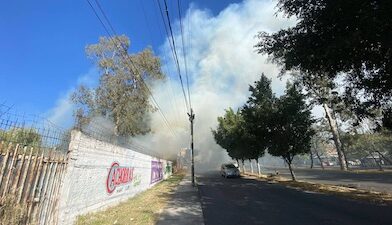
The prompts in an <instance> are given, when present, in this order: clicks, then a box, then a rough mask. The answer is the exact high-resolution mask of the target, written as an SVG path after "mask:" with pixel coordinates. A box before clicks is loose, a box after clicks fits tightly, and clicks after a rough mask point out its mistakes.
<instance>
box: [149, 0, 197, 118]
mask: <svg viewBox="0 0 392 225" xmlns="http://www.w3.org/2000/svg"><path fill="white" fill-rule="evenodd" d="M157 3H158V6H159V9H160V13H161V17H162V20H163V22H164V24H165V30H166V35H167V38H168V40H169V43H170V47H171V50H172V53H173V58H174V63H175V65H176V67H177V72H178V77H179V79H180V83H181V89H182V93H183V95H184V100H185V105H186V108H187V111H188V112H189V110H190V107H189V104H188V99H187V97H186V94H185V89H184V82H183V81H182V76H181V69H180V63H179V61H178V56H177V49H176V44H175V41H174V35H173V29H172V26H171V21H170V16H169V10H168V7H167V2H166V0H164V3H165V11H166V17H167V24H168V25H167V26H168V27H169V31H170V35H169V32H168V30H167V27H166V21H165V18H164V15H163V13H162V6H161V3H160V0H157ZM170 37H171V38H170Z"/></svg>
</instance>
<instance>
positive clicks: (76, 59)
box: [0, 0, 236, 114]
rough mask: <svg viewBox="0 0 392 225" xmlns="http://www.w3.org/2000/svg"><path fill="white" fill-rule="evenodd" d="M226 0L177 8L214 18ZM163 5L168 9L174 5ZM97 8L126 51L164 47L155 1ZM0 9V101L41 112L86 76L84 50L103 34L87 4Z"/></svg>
mask: <svg viewBox="0 0 392 225" xmlns="http://www.w3.org/2000/svg"><path fill="white" fill-rule="evenodd" d="M92 2H94V1H92ZM232 2H236V1H228V0H222V1H209V0H198V1H197V2H191V1H187V0H184V1H181V5H182V7H183V11H184V12H185V10H186V9H187V8H189V6H190V4H193V5H194V6H195V7H197V8H200V9H208V10H209V11H210V12H211V13H212V14H217V13H219V12H220V11H221V10H222V9H224V8H225V7H226V6H227V5H228V4H229V3H232ZM168 3H169V9H170V8H173V7H174V6H175V4H174V3H176V1H172V0H170V1H168ZM100 4H101V6H102V8H103V9H104V10H105V12H106V14H107V16H108V17H109V18H110V21H111V23H112V24H113V26H114V27H115V29H116V31H117V33H118V34H125V35H127V36H128V37H130V39H131V42H132V44H131V49H130V50H131V51H132V52H137V51H140V50H141V49H143V48H145V47H146V46H152V47H153V48H158V47H159V46H160V45H162V44H163V43H164V41H165V40H164V39H163V38H164V37H163V36H161V35H160V34H159V30H158V29H157V28H158V25H157V23H158V22H161V20H160V17H158V16H160V15H159V14H158V11H157V5H156V1H155V0H132V1H129V0H128V1H126V0H116V1H107V0H105V1H103V0H101V1H100ZM1 5H2V7H0V30H1V34H2V35H0V68H1V70H0V78H1V82H0V90H1V91H0V102H2V103H4V102H5V104H7V105H13V106H14V107H16V108H18V110H19V111H28V112H30V113H33V114H43V113H46V112H47V111H50V109H51V108H53V107H55V104H56V102H57V100H58V99H59V98H61V96H63V95H64V94H66V93H67V92H68V91H69V90H70V89H71V88H72V87H73V86H75V84H76V83H78V81H79V82H80V79H81V78H80V77H82V76H83V75H85V74H87V73H91V69H92V67H93V65H92V62H91V61H90V60H89V59H87V57H86V55H85V51H84V48H85V46H86V45H88V44H93V43H96V42H97V40H98V37H100V36H104V35H106V32H105V30H104V29H103V28H102V26H101V24H100V23H99V21H98V19H97V18H96V17H95V15H94V13H93V11H92V10H91V8H90V6H89V4H88V3H87V1H75V0H60V1H49V0H48V1H45V0H42V1H20V0H16V1H7V2H5V1H4V2H3V4H1ZM173 16H177V14H173ZM145 18H148V19H149V24H147V22H146V19H145ZM158 19H159V20H158ZM160 26H161V25H160Z"/></svg>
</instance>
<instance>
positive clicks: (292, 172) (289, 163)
mask: <svg viewBox="0 0 392 225" xmlns="http://www.w3.org/2000/svg"><path fill="white" fill-rule="evenodd" d="M286 162H287V165H288V166H289V170H290V174H291V178H292V179H293V181H296V180H297V179H296V177H295V174H294V171H293V168H292V167H291V162H290V161H289V160H286Z"/></svg>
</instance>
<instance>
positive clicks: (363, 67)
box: [256, 0, 392, 114]
mask: <svg viewBox="0 0 392 225" xmlns="http://www.w3.org/2000/svg"><path fill="white" fill-rule="evenodd" d="M278 7H279V11H281V12H283V13H285V14H286V15H287V16H288V17H291V16H295V17H296V18H297V21H298V23H297V24H296V26H294V27H291V28H287V29H283V30H280V31H278V32H276V33H272V34H268V33H266V32H261V33H259V38H260V42H259V43H258V44H257V45H256V47H257V48H258V50H259V53H267V54H268V55H270V56H271V57H272V59H273V60H274V61H275V62H277V63H278V64H280V65H281V66H282V72H285V71H301V73H304V74H305V75H306V76H311V75H312V76H326V77H328V78H330V79H333V78H335V77H336V76H338V75H339V74H342V73H343V74H344V79H345V81H346V88H345V91H346V94H345V101H346V102H348V103H350V104H351V105H353V108H355V109H356V113H357V114H362V113H366V111H367V109H368V108H369V107H370V108H372V107H375V106H376V107H377V106H379V105H381V104H383V103H385V102H386V101H385V100H388V99H390V98H391V96H392V89H391V87H392V76H391V75H392V66H391V65H392V45H391V43H392V39H391V36H392V17H391V16H390V15H391V13H392V2H391V1H388V0H381V1H374V0H345V1H338V0H335V1H330V0H318V1H315V0H279V3H278ZM362 90H364V91H365V92H364V93H363V91H362ZM359 96H360V98H359ZM364 99H366V102H364V101H363V100H364ZM380 100H384V101H380Z"/></svg>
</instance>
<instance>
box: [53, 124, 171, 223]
mask: <svg viewBox="0 0 392 225" xmlns="http://www.w3.org/2000/svg"><path fill="white" fill-rule="evenodd" d="M71 136H72V137H71V142H70V147H69V159H68V166H67V169H66V172H65V177H64V180H63V185H62V188H61V190H60V193H59V194H60V199H59V216H58V218H59V219H58V224H72V223H73V222H74V221H75V219H76V216H78V215H81V214H85V213H88V212H94V211H98V210H101V209H104V208H106V207H108V206H113V205H116V204H118V203H119V202H121V201H124V200H126V199H128V198H130V197H132V196H134V195H135V194H137V193H139V192H141V191H144V190H146V189H148V188H150V187H151V186H153V185H155V184H156V183H158V182H159V181H160V180H162V179H163V178H167V177H168V176H170V174H169V173H168V172H166V168H167V166H171V162H169V161H166V160H162V159H157V158H154V157H151V156H148V155H144V154H141V153H138V152H135V151H132V150H130V149H126V148H122V147H119V146H115V145H112V144H109V143H106V142H102V141H98V140H95V139H92V138H90V137H87V136H86V135H84V134H82V133H81V132H79V131H72V135H71ZM152 161H154V163H152ZM113 164H114V168H113V169H112V170H111V166H112V165H113ZM152 165H153V166H152ZM154 165H155V166H157V165H161V166H162V170H161V171H159V169H153V168H152V167H154ZM118 166H119V167H121V168H122V169H115V168H118ZM167 169H169V168H167ZM110 171H112V173H111V174H112V175H113V171H114V175H115V177H117V179H114V182H116V181H117V185H113V179H108V176H109V173H110ZM153 172H154V173H153ZM160 172H161V173H160ZM116 174H117V176H116ZM119 174H122V175H119ZM154 175H155V179H154V177H152V176H154ZM111 178H113V176H111ZM108 184H109V185H108ZM108 186H109V188H108ZM109 192H111V193H109Z"/></svg>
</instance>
